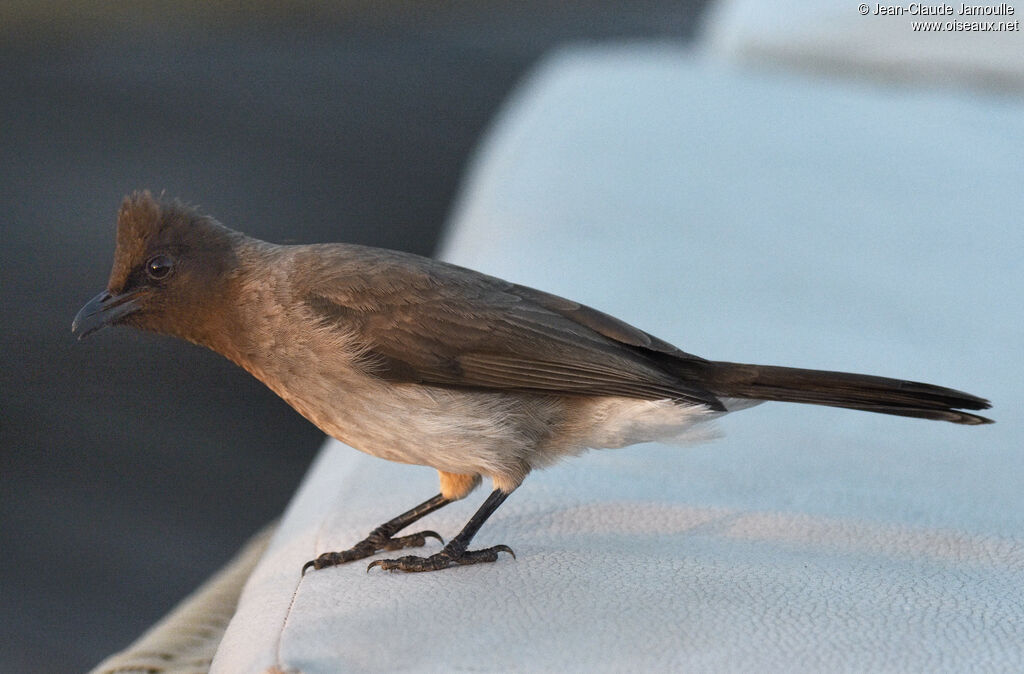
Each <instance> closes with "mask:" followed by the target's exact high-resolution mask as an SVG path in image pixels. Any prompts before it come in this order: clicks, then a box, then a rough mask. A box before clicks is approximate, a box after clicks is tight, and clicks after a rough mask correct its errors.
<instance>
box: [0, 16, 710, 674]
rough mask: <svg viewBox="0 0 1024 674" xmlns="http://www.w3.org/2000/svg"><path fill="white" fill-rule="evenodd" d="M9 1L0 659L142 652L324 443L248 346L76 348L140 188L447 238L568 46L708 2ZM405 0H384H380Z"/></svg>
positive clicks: (636, 33) (0, 79)
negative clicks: (74, 326)
mask: <svg viewBox="0 0 1024 674" xmlns="http://www.w3.org/2000/svg"><path fill="white" fill-rule="evenodd" d="M266 4H267V7H265V8H263V9H261V10H256V9H253V8H252V7H251V6H250V7H248V8H246V9H245V10H242V9H237V10H234V9H227V8H212V7H208V6H207V5H206V4H204V3H184V4H181V3H161V2H155V1H154V2H148V3H141V4H138V5H135V6H134V8H133V9H129V10H126V9H124V8H123V7H120V6H114V4H112V3H92V4H91V5H89V6H88V7H85V6H79V4H77V3H70V2H61V1H60V0H52V1H49V2H42V3H40V2H28V1H27V0H12V2H8V3H5V4H4V5H3V6H2V7H0V64H2V67H0V157H2V161H0V315H2V316H3V319H2V320H3V322H2V328H0V354H2V363H0V462H2V463H0V550H2V551H3V555H2V568H0V573H2V576H0V587H2V602H0V625H2V629H0V670H2V671H4V672H51V671H61V672H63V671H79V670H84V669H87V668H89V667H91V666H92V665H94V664H96V663H97V662H98V661H99V660H100V659H102V658H103V657H104V656H105V655H107V654H109V653H110V652H112V651H114V650H116V649H118V648H121V647H123V646H125V645H126V644H127V643H129V642H130V641H131V640H132V639H133V638H135V637H136V636H137V635H138V634H139V633H140V632H141V631H142V630H143V629H145V628H146V627H148V626H149V625H150V624H152V623H153V622H154V621H155V620H157V619H158V618H159V617H160V616H161V615H163V613H164V612H165V611H166V610H167V609H169V608H170V607H171V606H172V605H173V604H174V603H175V602H176V601H177V600H178V599H180V598H181V597H182V596H183V595H184V594H186V593H187V592H189V591H190V590H192V589H193V588H194V587H195V586H196V585H197V584H198V583H200V582H201V581H202V580H204V579H205V578H206V577H207V576H209V575H210V574H211V573H212V572H213V571H214V570H215V569H217V568H218V567H219V565H220V564H222V563H223V562H224V561H226V560H227V559H228V558H229V557H230V556H231V554H232V553H233V552H234V551H235V550H236V549H237V547H238V546H239V545H240V544H241V543H242V542H243V541H244V540H245V539H246V538H247V537H248V536H249V535H250V534H251V533H252V532H254V531H255V530H256V529H257V528H259V527H260V526H261V525H262V524H264V523H265V522H266V521H267V520H269V519H270V518H272V517H274V516H276V515H277V514H279V513H280V511H281V510H282V508H283V507H284V505H285V503H286V502H287V499H288V497H289V495H290V493H291V492H292V490H293V489H294V487H295V485H296V484H297V482H298V480H299V479H300V477H301V476H302V474H303V472H304V470H305V468H306V466H307V464H308V462H309V460H310V459H311V457H312V456H313V453H314V450H315V449H316V447H317V446H318V445H319V444H320V442H321V440H322V436H321V434H320V433H319V431H317V430H316V429H315V428H314V427H313V426H311V425H310V424H308V423H307V422H305V421H304V420H303V419H301V418H300V417H299V416H298V415H297V414H295V413H294V412H293V411H292V410H291V409H290V408H288V407H287V406H286V405H285V404H284V403H282V402H281V401H279V400H278V399H277V398H276V397H275V396H273V394H271V393H270V392H269V391H268V390H266V389H265V388H263V387H262V385H260V384H259V383H258V382H256V381H255V380H253V379H251V378H250V377H249V376H248V375H247V374H245V373H244V372H242V371H240V370H238V369H236V368H235V367H234V366H232V365H231V364H229V363H228V362H227V361H225V360H223V359H221V358H220V357H219V356H216V355H214V354H212V353H209V352H206V351H204V350H202V349H199V348H196V347H191V346H189V345H186V344H184V343H181V342H177V341H174V340H171V339H166V338H160V337H155V336H151V335H145V334H140V333H135V332H130V331H127V330H109V331H105V332H103V333H100V334H97V335H95V336H94V337H93V338H91V339H89V340H87V341H86V342H84V343H81V344H77V343H76V342H75V340H74V339H73V337H72V336H71V333H70V331H69V328H70V323H71V318H72V317H73V316H74V313H75V311H76V310H77V309H78V308H79V306H80V305H81V304H82V303H84V302H85V301H86V300H88V299H89V298H90V297H92V296H93V295H94V294H95V293H96V292H98V291H99V290H101V289H102V287H103V286H104V284H105V282H106V277H107V273H108V271H109V265H110V261H111V254H112V251H113V235H114V216H115V213H116V209H117V206H118V203H119V201H120V199H121V197H122V196H123V195H124V194H125V193H126V192H128V191H130V190H133V189H136V188H141V187H148V188H151V189H154V190H167V192H168V193H169V194H172V195H176V196H180V197H182V198H184V199H186V200H188V201H191V202H193V203H198V204H200V205H202V206H203V207H204V208H205V209H206V210H208V211H209V212H211V213H213V214H214V215H215V216H216V217H218V218H219V219H220V220H222V221H223V222H225V223H226V224H228V225H230V226H233V227H236V228H238V229H242V230H244V231H247V232H248V233H250V234H253V235H255V236H258V237H261V238H266V239H270V240H273V241H279V242H312V241H328V240H346V241H353V242H359V243H368V244H373V245H381V246H388V247H394V248H400V249H404V250H410V251H414V252H417V253H425V254H426V253H430V252H431V251H432V250H433V249H434V246H435V243H436V242H437V239H438V236H439V234H440V230H441V227H442V226H443V223H444V221H445V217H446V215H447V213H448V211H449V208H450V205H451V200H452V198H453V196H454V194H455V192H456V189H457V187H458V184H459V180H460V177H461V175H462V172H463V169H464V167H465V165H466V161H467V158H468V156H469V154H470V152H471V151H472V149H473V147H474V143H475V142H476V141H477V139H478V138H479V136H480V134H481V132H482V131H483V130H484V129H485V127H486V125H487V124H488V122H489V120H490V119H491V116H492V114H493V113H494V112H495V110H496V109H497V106H498V105H499V104H500V102H501V101H502V100H503V98H504V97H505V96H506V95H507V94H508V92H509V91H510V90H511V89H512V87H513V86H514V84H515V82H516V81H517V79H518V78H519V77H520V76H521V75H522V74H523V73H524V72H525V71H526V69H527V68H528V67H529V66H530V65H531V64H532V63H534V62H535V60H536V59H537V58H538V57H539V56H540V55H541V54H542V53H544V52H545V51H546V50H548V49H549V48H551V47H553V46H556V45H557V44H559V43H561V42H563V41H566V40H587V39H604V38H621V37H658V38H668V39H672V40H687V39H689V38H690V36H691V35H692V34H693V32H694V29H695V27H696V22H697V19H698V17H699V14H700V11H701V10H702V8H703V5H704V0H682V1H681V0H640V1H632V2H598V1H596V0H589V1H588V0H584V1H582V2H574V3H561V2H555V1H554V0H549V1H544V0H528V1H526V2H516V3H500V2H474V3H441V2H415V3H414V2H392V3H369V2H360V1H356V2H350V3H338V4H337V5H335V4H331V3H288V4H284V5H281V6H280V7H278V6H277V5H276V3H266ZM382 7H386V9H382Z"/></svg>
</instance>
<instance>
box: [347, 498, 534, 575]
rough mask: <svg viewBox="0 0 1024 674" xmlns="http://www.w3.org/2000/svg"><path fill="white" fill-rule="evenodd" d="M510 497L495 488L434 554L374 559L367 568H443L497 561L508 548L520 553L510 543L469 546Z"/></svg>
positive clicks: (436, 569)
mask: <svg viewBox="0 0 1024 674" xmlns="http://www.w3.org/2000/svg"><path fill="white" fill-rule="evenodd" d="M506 498H508V494H507V493H506V492H503V491H502V490H500V489H495V490H494V491H492V492H491V495H490V496H488V497H487V500H486V501H484V504H483V505H482V506H480V509H479V510H477V511H476V513H474V514H473V516H472V517H471V518H469V522H467V523H466V526H465V527H463V528H462V531H460V532H459V534H458V535H457V536H456V537H455V538H453V539H452V540H451V541H450V542H449V543H448V545H446V546H444V549H443V550H441V552H439V553H437V554H436V555H431V556H430V557H416V556H414V555H409V556H407V557H399V558H398V559H378V560H376V561H374V562H371V563H370V565H369V566H368V567H366V570H367V571H369V570H370V569H372V568H373V567H375V566H379V567H380V568H382V569H384V570H385V571H409V572H411V571H438V570H440V569H447V568H448V567H449V566H462V565H465V564H480V563H482V562H494V561H497V559H498V553H499V552H507V553H508V554H510V555H512V557H515V556H516V554H515V553H514V552H512V549H511V548H510V547H508V546H507V545H496V546H494V547H493V548H486V549H484V550H467V549H466V547H467V546H468V545H469V542H470V541H471V540H473V536H474V535H476V532H477V531H479V530H480V527H481V526H483V523H484V522H486V521H487V518H488V517H490V516H491V515H492V514H493V513H494V511H495V510H497V509H498V506H500V505H501V504H502V502H503V501H504V500H505V499H506Z"/></svg>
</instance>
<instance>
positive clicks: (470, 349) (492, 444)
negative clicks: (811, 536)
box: [72, 190, 992, 574]
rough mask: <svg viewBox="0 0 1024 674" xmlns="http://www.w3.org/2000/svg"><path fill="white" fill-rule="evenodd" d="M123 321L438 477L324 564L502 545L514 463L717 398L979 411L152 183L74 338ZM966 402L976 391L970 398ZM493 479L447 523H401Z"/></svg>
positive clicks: (706, 409)
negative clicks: (431, 544) (247, 228)
mask: <svg viewBox="0 0 1024 674" xmlns="http://www.w3.org/2000/svg"><path fill="white" fill-rule="evenodd" d="M111 325H125V326H131V327H134V328H139V329H142V330H148V331H152V332H156V333H161V334H164V335H170V336H173V337H177V338H181V339H184V340H187V341H189V342H192V343H195V344H199V345H202V346H204V347H207V348H209V349H212V350H213V351H215V352H217V353H219V354H221V355H222V356H224V357H226V358H228V359H229V360H231V361H232V362H234V363H235V364H237V365H238V366H240V367H242V368H244V369H245V370H247V371H248V372H249V373H251V374H252V375H253V376H254V377H256V378H257V379H259V380H260V381H262V382H263V383H264V384H265V385H266V386H268V387H269V388H270V389H271V390H272V391H274V392H275V393H276V394H277V395H279V396H280V397H281V398H283V399H284V400H285V401H286V402H287V403H288V404H289V405H291V406H292V407H293V408H294V409H295V410H297V411H298V412H299V413H300V414H301V415H302V416H304V417H305V418H306V419H308V420H309V421H311V422H312V423H313V424H314V425H316V426H317V427H318V428H320V429H321V430H322V431H323V432H324V433H326V434H327V435H329V436H332V437H334V438H337V439H338V440H340V441H342V442H343V443H345V444H348V445H350V446H351V447H354V448H356V449H358V450H361V451H363V452H366V453H368V454H371V455H373V456H377V457H380V458H383V459H386V460H390V461H396V462H401V463H407V464H417V465H424V466H430V467H432V468H434V469H436V470H437V471H438V474H439V479H440V493H438V494H437V495H436V496H434V497H432V498H430V499H428V500H427V501H425V502H423V503H421V504H419V505H417V506H416V507H414V508H412V509H410V510H408V511H406V512H404V513H402V514H400V515H398V516H397V517H394V518H393V519H391V520H389V521H387V522H385V523H384V524H382V525H380V526H379V527H377V528H376V529H374V530H373V531H371V532H370V533H369V535H368V536H367V537H366V538H365V539H364V540H362V541H359V542H357V543H356V544H355V545H353V546H352V547H351V548H349V549H347V550H342V551H330V552H323V553H321V554H319V555H318V556H316V557H315V558H314V559H312V560H310V561H309V562H307V563H306V564H305V565H304V566H303V567H302V574H305V573H306V572H307V571H308V570H309V569H314V570H320V569H324V568H327V567H331V566H335V565H338V564H344V563H348V562H352V561H354V560H360V559H365V558H368V557H371V556H375V555H377V554H379V553H381V552H393V551H399V550H405V549H408V548H418V547H422V546H424V545H426V543H427V540H428V539H437V540H439V541H441V543H442V544H443V547H442V549H441V550H440V552H437V553H435V554H432V555H424V556H417V555H405V556H401V557H396V558H388V559H377V560H375V561H373V562H371V563H370V564H369V566H368V567H367V571H369V570H370V569H372V568H374V567H380V568H382V569H384V570H387V571H402V572H422V571H437V570H441V569H446V568H449V567H457V566H464V565H470V564H479V563H490V562H495V561H497V559H498V558H499V555H500V554H501V553H508V554H510V555H512V556H513V557H514V556H515V553H514V552H513V551H512V549H511V548H510V547H509V546H507V545H496V546H493V547H488V548H482V549H471V548H470V543H471V541H472V539H473V537H474V536H475V535H476V533H477V532H478V531H479V529H480V528H481V526H482V525H483V524H484V522H485V521H486V520H487V519H488V517H490V516H491V515H492V514H493V513H494V512H495V510H497V508H498V507H499V506H500V505H501V504H502V503H503V502H504V501H505V499H506V498H508V496H509V495H510V494H511V493H512V492H513V491H514V490H516V488H518V487H519V486H520V484H522V482H523V480H524V479H525V478H526V477H527V476H528V475H529V474H530V473H531V472H532V471H533V470H536V469H541V468H544V467H546V466H550V465H552V464H553V463H556V462H558V461H560V460H562V459H565V458H567V457H572V456H576V455H579V454H582V453H583V452H584V451H586V450H588V449H597V448H617V447H624V446H627V445H631V444H635V443H639V442H648V441H660V442H670V443H684V442H687V441H688V440H694V439H698V440H699V439H701V438H702V433H703V431H702V428H706V424H707V423H708V422H710V421H712V420H714V419H716V418H718V417H721V416H722V415H724V414H726V413H728V412H730V411H735V410H738V409H742V408H745V407H749V406H752V405H755V404H759V403H761V402H764V401H781V402H790V403H807V404H814V405H826V406H832V407H840V408H849V409H853V410H863V411H868V412H877V413H881V414H890V415H898V416H904V417H917V418H921V419H932V420H941V421H948V422H952V423H956V424H967V425H978V424H987V423H991V422H992V420H991V419H988V418H986V417H983V416H979V415H977V414H975V413H973V411H977V410H984V409H988V408H989V407H990V403H989V401H988V400H985V399H984V398H980V397H978V396H974V395H971V394H969V393H964V392H961V391H957V390H953V389H949V388H944V387H941V386H934V385H931V384H924V383H918V382H911V381H903V380H900V379H891V378H887V377H879V376H873V375H864V374H852V373H844V372H829V371H821V370H809V369H799V368H791V367H780V366H770V365H751V364H743V363H731V362H724V361H713V360H707V359H704V358H701V357H699V356H695V355H692V354H689V353H686V352H684V351H682V350H680V349H678V348H677V347H675V346H673V345H672V344H669V343H668V342H665V341H663V340H661V339H659V338H657V337H655V336H653V335H651V334H649V333H647V332H644V331H643V330H640V329H639V328H636V327H633V326H632V325H629V324H628V323H626V322H624V321H622V320H619V319H617V318H615V317H613V316H611V315H609V314H606V313H602V312H601V311H598V310H596V309H592V308H590V307H588V306H585V305H583V304H580V303H578V302H574V301H571V300H568V299H564V298H562V297H558V296H556V295H552V294H549V293H546V292H542V291H540V290H535V289H533V288H529V287H526V286H522V285H517V284H515V283H511V282H509V281H504V280H501V279H499V278H495V277H493V276H488V275H485V274H482V273H479V272H476V271H473V270H470V269H467V268H464V267H460V266H456V265H453V264H449V263H446V262H442V261H438V260H434V259H431V258H427V257H421V256H418V255H413V254H410V253H405V252H399V251H394V250H386V249H381V248H372V247H367V246H360V245H355V244H345V243H334V244H309V245H277V244H273V243H268V242H265V241H261V240H259V239H255V238H252V237H249V236H246V235H245V234H242V233H240V232H237V231H234V230H232V229H229V228H228V227H226V226H224V225H222V224H221V223H220V222H218V221H217V220H216V219H214V218H213V217H212V216H210V215H208V214H206V213H204V212H203V211H201V210H200V209H198V208H196V207H194V206H191V205H189V204H187V203H185V202H183V201H180V200H178V199H173V198H168V197H166V196H165V195H164V194H163V193H161V194H159V195H158V196H154V195H153V194H152V193H151V192H150V191H148V190H143V191H136V192H133V193H131V194H129V195H128V196H126V197H125V198H124V200H123V201H122V203H121V206H120V209H119V211H118V215H117V232H116V245H115V251H114V261H113V267H112V269H111V272H110V277H109V280H108V282H107V287H106V289H104V290H103V291H102V292H100V293H99V294H98V295H96V296H95V297H94V298H93V299H92V300H90V301H89V302H88V303H87V304H85V306H83V307H82V309H81V310H80V311H79V312H78V314H77V315H76V316H75V318H74V321H73V323H72V332H73V333H75V334H76V335H77V337H78V339H83V338H85V337H87V336H88V335H90V334H92V333H94V332H96V331H97V330H99V329H100V328H103V327H105V326H111ZM966 410H970V411H966ZM483 478H489V479H490V481H491V483H492V487H493V489H492V491H491V493H490V494H489V495H488V496H487V497H486V499H485V500H484V502H483V504H482V505H481V506H480V507H479V509H478V510H477V511H476V512H475V513H474V514H473V516H472V517H471V518H470V519H469V521H468V522H467V523H466V525H465V527H463V528H462V529H461V531H459V532H458V533H457V534H456V535H455V536H454V537H453V538H451V540H450V541H449V542H448V543H447V544H444V541H443V539H442V537H441V536H440V535H439V534H438V533H437V532H435V531H429V530H426V531H420V532H417V533H413V534H407V535H399V533H400V532H402V531H403V530H404V529H405V528H406V527H408V526H409V525H411V524H413V523H414V522H416V521H418V520H419V519H421V518H423V517H424V516H426V515H428V514H429V513H432V512H435V511H437V510H438V509H440V508H442V507H444V506H446V505H448V504H449V503H452V502H454V501H458V500H460V499H463V498H465V497H466V496H468V495H469V494H470V492H472V491H473V490H474V489H475V488H476V487H477V486H478V485H479V484H480V483H481V482H482V480H483Z"/></svg>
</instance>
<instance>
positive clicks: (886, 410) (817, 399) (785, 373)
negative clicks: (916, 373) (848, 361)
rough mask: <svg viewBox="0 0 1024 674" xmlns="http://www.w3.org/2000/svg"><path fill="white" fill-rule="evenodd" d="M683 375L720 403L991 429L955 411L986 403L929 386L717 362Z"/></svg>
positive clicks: (699, 364)
mask: <svg viewBox="0 0 1024 674" xmlns="http://www.w3.org/2000/svg"><path fill="white" fill-rule="evenodd" d="M685 370H686V371H687V374H688V375H691V376H696V377H699V380H700V381H701V383H702V384H703V385H704V386H706V387H707V388H708V390H710V391H711V392H712V393H714V394H715V395H717V396H720V397H727V398H747V399H751V400H779V401H783V402H791V403H808V404H811V405H828V406H831V407H847V408H850V409H855V410H866V411H868V412H879V413H881V414H896V415H899V416H904V417H920V418H922V419H938V420H942V421H951V422H953V423H954V424H990V423H992V420H991V419H987V418H985V417H982V416H978V415H977V414H970V413H968V412H961V411H960V410H961V409H968V410H984V409H988V408H989V407H991V405H990V404H989V401H987V400H985V399H984V398H979V397H977V396H973V395H971V394H969V393H964V392H963V391H955V390H953V389H949V388H944V387H942V386H933V385H931V384H921V383H918V382H913V381H902V380H900V379H889V378H886V377H875V376H872V375H867V374H851V373H848V372H828V371H824V370H802V369H798V368H794V367H776V366H772V365H744V364H742V363H725V362H721V361H719V362H715V361H703V362H692V361H691V362H688V363H687V364H686V367H685Z"/></svg>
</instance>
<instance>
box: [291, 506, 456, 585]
mask: <svg viewBox="0 0 1024 674" xmlns="http://www.w3.org/2000/svg"><path fill="white" fill-rule="evenodd" d="M449 503H451V500H450V499H447V498H445V497H444V496H443V495H441V494H438V495H437V496H435V497H434V498H432V499H430V500H429V501H424V502H423V503H421V504H419V505H418V506H416V507H415V508H413V509H412V510H409V511H408V512H404V513H402V514H401V515H399V516H398V517H396V518H395V519H393V520H391V521H390V522H385V523H384V524H382V525H380V526H379V527H377V528H376V529H374V530H373V531H371V532H370V535H369V536H367V537H366V538H365V539H364V540H362V541H360V542H358V543H356V544H355V545H353V546H352V547H351V548H349V549H348V550H342V551H341V552H325V553H323V554H322V555H320V556H319V557H317V558H316V559H313V560H310V561H308V562H306V563H305V565H303V567H302V575H306V571H307V570H308V569H309V568H310V567H313V568H314V569H322V568H324V567H328V566H335V565H337V564H344V563H346V562H351V561H353V560H356V559H363V558H365V557H369V556H371V555H375V554H377V553H378V552H380V551H381V550H401V549H403V548H415V547H419V546H421V545H424V544H425V543H426V542H427V538H436V539H437V540H439V541H441V542H442V543H444V539H443V538H441V536H440V535H438V534H437V532H434V531H420V532H419V533H415V534H410V535H408V536H401V537H399V538H394V535H395V534H396V533H398V532H399V531H401V530H402V529H404V528H405V527H407V526H409V525H410V524H412V523H413V522H415V521H416V520H418V519H420V518H422V517H425V516H427V515H429V514H430V513H432V512H434V511H435V510H438V509H440V508H443V507H444V506H446V505H448V504H449Z"/></svg>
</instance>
